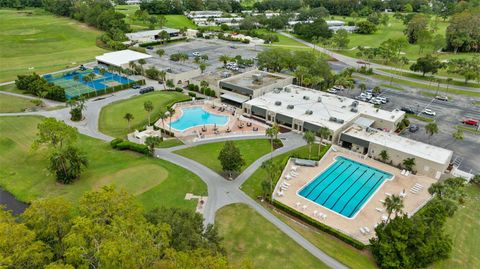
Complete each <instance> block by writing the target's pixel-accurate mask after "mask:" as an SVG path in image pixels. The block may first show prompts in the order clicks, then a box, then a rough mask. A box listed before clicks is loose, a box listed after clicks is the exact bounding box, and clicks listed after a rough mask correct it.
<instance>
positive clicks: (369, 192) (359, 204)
mask: <svg viewBox="0 0 480 269" xmlns="http://www.w3.org/2000/svg"><path fill="white" fill-rule="evenodd" d="M382 180H383V175H381V174H380V178H379V179H378V180H377V182H375V184H374V185H373V186H372V187H371V188H370V190H368V192H367V193H366V194H365V195H364V196H363V198H362V199H361V200H360V202H359V203H358V204H357V206H356V207H355V208H354V209H353V211H352V212H350V214H349V216H351V215H352V214H353V213H355V212H356V211H357V209H358V207H360V206H361V205H363V203H364V200H365V198H366V197H369V196H370V194H371V193H372V190H373V189H374V188H375V187H376V186H377V185H378V183H379V182H380V181H382Z"/></svg>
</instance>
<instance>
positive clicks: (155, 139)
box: [145, 136, 163, 155]
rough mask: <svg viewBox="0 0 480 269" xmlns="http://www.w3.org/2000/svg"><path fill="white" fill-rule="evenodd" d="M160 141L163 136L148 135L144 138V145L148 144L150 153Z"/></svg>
mask: <svg viewBox="0 0 480 269" xmlns="http://www.w3.org/2000/svg"><path fill="white" fill-rule="evenodd" d="M162 141H163V138H161V137H158V136H149V137H147V138H146V139H145V145H147V146H148V149H149V150H150V154H151V155H153V153H154V152H155V146H158V145H159V144H160V143H162Z"/></svg>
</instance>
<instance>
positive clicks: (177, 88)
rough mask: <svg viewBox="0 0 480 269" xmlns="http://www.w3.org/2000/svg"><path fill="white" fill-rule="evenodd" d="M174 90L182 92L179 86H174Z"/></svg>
mask: <svg viewBox="0 0 480 269" xmlns="http://www.w3.org/2000/svg"><path fill="white" fill-rule="evenodd" d="M175 91H176V92H183V89H182V88H180V87H176V88H175Z"/></svg>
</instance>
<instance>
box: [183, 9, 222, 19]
mask: <svg viewBox="0 0 480 269" xmlns="http://www.w3.org/2000/svg"><path fill="white" fill-rule="evenodd" d="M222 15H223V12H222V11H218V10H198V11H190V12H189V13H187V17H188V18H190V19H200V18H219V17H221V16H222Z"/></svg>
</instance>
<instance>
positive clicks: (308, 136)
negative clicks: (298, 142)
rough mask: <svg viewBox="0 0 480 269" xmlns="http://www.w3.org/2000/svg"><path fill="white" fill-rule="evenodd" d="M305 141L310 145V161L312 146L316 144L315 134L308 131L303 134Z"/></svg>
mask: <svg viewBox="0 0 480 269" xmlns="http://www.w3.org/2000/svg"><path fill="white" fill-rule="evenodd" d="M303 139H305V141H307V144H308V159H311V158H312V144H313V143H314V142H315V134H314V133H313V132H312V131H306V132H305V133H304V134H303Z"/></svg>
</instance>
